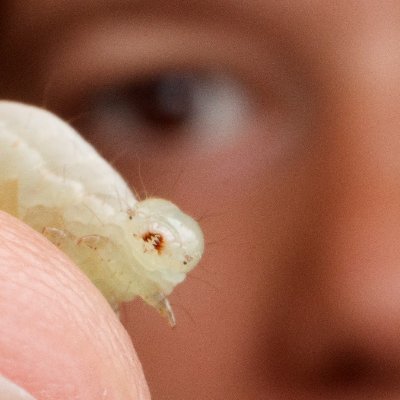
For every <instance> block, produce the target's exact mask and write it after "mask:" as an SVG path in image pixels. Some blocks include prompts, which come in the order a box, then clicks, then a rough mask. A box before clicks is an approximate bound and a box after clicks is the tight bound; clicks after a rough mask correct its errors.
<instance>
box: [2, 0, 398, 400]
mask: <svg viewBox="0 0 400 400" xmlns="http://www.w3.org/2000/svg"><path fill="white" fill-rule="evenodd" d="M9 3H10V4H9V5H8V8H7V13H5V14H4V15H5V21H4V27H3V32H4V33H3V35H2V44H1V48H0V49H1V54H4V56H3V57H2V61H0V72H1V74H0V76H1V77H2V78H1V81H0V90H1V92H2V97H5V98H11V99H17V100H24V101H27V102H32V103H35V104H39V105H45V106H46V107H48V108H50V109H53V110H55V111H57V112H58V113H59V114H60V115H62V116H64V117H65V118H67V119H68V120H70V121H71V122H73V123H74V125H75V126H77V127H78V128H80V129H81V131H82V132H83V133H84V134H85V135H86V137H87V138H88V139H90V140H91V141H93V143H95V144H96V145H97V146H98V147H99V148H100V149H101V151H102V152H103V154H105V156H106V157H108V158H109V159H110V160H111V161H112V162H113V163H114V164H115V165H116V166H117V167H118V168H119V169H120V170H121V172H122V173H123V174H124V175H125V177H126V178H127V179H128V180H129V181H130V182H131V183H132V185H134V186H135V187H136V188H137V189H138V190H139V192H143V193H145V192H147V193H150V194H157V195H158V196H160V197H166V198H168V199H170V200H172V201H174V202H176V203H177V204H179V206H181V207H182V208H183V209H184V210H185V211H187V212H188V213H189V214H194V215H196V216H197V217H198V218H199V219H200V221H201V222H202V226H203V228H204V231H205V236H206V241H207V242H208V246H207V251H206V255H205V258H204V261H203V263H202V266H201V267H200V268H198V269H197V270H196V271H195V272H194V273H193V274H192V275H191V278H189V279H188V281H187V282H186V283H185V284H184V285H182V286H181V287H180V288H179V289H178V290H177V291H176V293H175V294H174V295H173V296H172V298H171V301H172V303H173V306H174V308H175V312H176V316H177V320H178V326H177V328H176V329H175V330H170V329H169V327H168V326H167V325H166V324H165V322H164V321H163V320H162V319H160V318H159V317H158V316H157V315H156V314H155V313H153V312H152V311H151V310H148V309H147V308H145V307H144V306H143V305H142V304H141V303H133V304H131V305H127V306H126V308H125V309H124V311H123V315H122V317H123V322H124V324H125V326H126V328H127V330H128V332H129V333H130V335H131V337H132V338H133V341H134V343H135V347H136V349H137V351H138V353H139V357H140V359H141V361H142V363H143V366H144V370H145V373H146V377H147V379H148V382H149V385H150V388H151V391H152V394H153V397H154V398H155V399H157V400H164V399H165V400H166V399H171V398H174V399H189V398H190V399H192V400H200V399H203V400H204V399H213V400H220V399H221V400H222V399H225V398H231V399H241V400H247V399H249V400H250V399H252V400H254V399H266V398H268V399H288V398H290V399H338V398H340V399H351V400H353V399H366V398H368V399H382V398H385V399H386V398H387V399H396V398H398V396H399V392H400V388H399V385H398V382H399V375H400V347H399V340H398V332H399V329H400V319H399V315H400V313H399V311H400V295H399V291H398V285H399V282H400V269H399V268H398V264H399V261H400V251H399V246H398V237H399V224H398V220H399V217H400V208H399V206H398V204H399V201H398V200H399V197H400V192H399V185H398V181H399V178H400V163H399V158H398V154H399V150H400V149H399V147H400V146H399V141H398V131H399V120H400V118H399V113H398V104H399V100H400V99H399V94H400V92H399V89H398V88H399V87H400V85H399V83H400V82H399V81H400V73H399V61H400V56H399V54H400V44H399V43H400V40H399V39H400V28H399V26H400V24H399V20H400V5H399V3H398V2H397V1H390V0H383V1H382V0H365V1H363V2H359V1H355V0H354V1H345V0H339V1H335V2H327V1H314V2H310V1H305V0H304V1H303V0H300V1H299V0H296V1H295V0H287V1H280V2H275V1H272V0H271V1H269V0H260V1H254V0H252V1H250V0H244V1H241V2H236V1H234V0H213V1H207V0H197V1H193V2H190V7H189V6H185V5H184V4H188V3H187V2H183V1H182V2H181V1H171V2H168V5H166V4H165V2H160V3H157V4H154V6H151V4H153V3H152V2H147V3H146V4H150V6H146V7H141V6H140V5H139V6H138V4H139V2H136V1H130V2H125V3H124V1H117V0H114V1H112V2H110V1H102V0H94V1H92V2H80V1H78V0H76V1H62V0H57V1H45V0H40V1H39V0H35V1H33V0H31V1H22V0H20V1H12V2H9ZM111 3H112V6H110V4H111ZM128 3H129V4H128ZM110 7H111V10H113V11H112V12H110ZM221 26H223V28H224V29H223V30H221ZM15 43H18V46H16V45H15ZM171 69H173V70H174V71H178V72H180V73H182V71H187V70H190V71H196V72H195V73H196V74H198V73H199V72H198V71H199V70H207V71H209V73H210V74H214V75H215V74H217V75H218V73H219V74H221V73H222V75H229V76H231V77H232V79H233V80H234V81H235V82H236V81H237V82H240V84H241V85H242V87H243V88H245V93H246V94H245V97H246V99H247V101H248V103H249V104H248V111H246V115H245V117H244V119H243V120H242V121H239V122H241V123H234V124H233V125H231V126H230V128H229V129H227V130H228V131H229V132H228V133H229V134H230V136H226V137H225V138H224V137H222V138H221V137H220V136H217V138H218V140H217V139H215V132H217V133H218V134H219V133H220V132H221V131H223V130H221V129H211V128H210V129H208V128H204V129H203V131H204V132H203V131H202V132H199V131H198V129H197V130H196V129H195V128H194V127H192V126H190V125H189V126H185V127H184V129H181V128H180V132H178V134H176V133H177V132H173V134H172V135H168V136H167V138H165V135H163V134H160V130H159V131H157V132H156V133H155V135H154V136H152V134H153V133H154V132H153V131H152V130H151V129H152V128H151V127H149V126H139V127H138V126H137V125H135V124H134V123H133V122H132V120H129V116H128V117H127V116H126V114H124V118H128V120H124V121H122V123H121V122H120V121H119V122H118V124H116V123H115V121H114V122H113V121H111V122H110V120H108V117H109V115H108V114H106V113H105V111H106V109H104V108H101V107H100V108H98V107H99V105H98V104H99V103H96V102H94V103H91V102H89V101H86V100H87V99H88V98H89V99H92V100H93V98H94V99H95V100H96V96H97V94H98V93H99V92H98V90H100V92H101V90H102V88H104V85H106V86H107V87H110V86H111V87H119V86H120V85H126V84H127V83H129V82H132V81H133V82H137V81H140V80H146V79H147V80H148V79H149V77H151V76H155V75H159V74H160V73H163V72H162V71H165V70H171ZM93 104H94V106H93ZM118 104H119V103H118ZM203 117H204V116H203ZM204 118H207V116H205V117H204ZM202 122H204V121H202ZM206 122H207V121H206ZM232 126H233V127H232ZM132 132H135V134H134V135H133V134H132ZM162 132H164V131H162ZM200 133H202V134H206V137H207V138H208V139H209V140H210V142H207V141H202V140H201V139H199V138H201V137H203V136H200ZM210 143H211V145H210ZM167 146H168V147H167ZM166 149H168V150H166ZM141 182H144V187H141ZM142 186H143V185H142ZM83 348H84V346H83Z"/></svg>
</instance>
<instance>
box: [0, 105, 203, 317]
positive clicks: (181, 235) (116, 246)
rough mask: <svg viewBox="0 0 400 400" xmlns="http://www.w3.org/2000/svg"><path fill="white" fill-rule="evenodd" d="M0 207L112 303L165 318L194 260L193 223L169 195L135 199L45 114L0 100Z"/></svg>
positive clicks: (196, 235)
mask: <svg viewBox="0 0 400 400" xmlns="http://www.w3.org/2000/svg"><path fill="white" fill-rule="evenodd" d="M0 209H3V210H5V211H7V212H9V213H11V214H14V215H16V216H17V217H18V218H20V219H21V220H23V221H24V222H26V223H27V224H28V225H30V226H32V227H33V228H34V229H36V230H37V231H39V232H41V233H43V234H44V235H45V236H46V237H47V238H48V239H49V240H51V241H52V242H53V243H54V244H55V245H57V246H58V247H60V249H62V250H63V251H64V252H65V253H67V254H68V255H69V257H70V258H71V259H72V260H73V261H75V263H76V264H77V265H78V266H79V267H80V268H81V269H82V270H83V271H84V272H85V273H86V274H87V275H88V276H89V278H90V279H91V280H92V281H93V283H94V284H95V285H96V286H97V287H98V288H99V289H100V290H101V292H102V293H103V294H104V296H105V297H106V298H107V300H108V301H109V302H110V304H111V305H112V306H113V307H114V308H115V309H117V308H118V305H119V304H120V303H121V302H125V301H130V300H132V299H133V298H134V297H136V296H140V297H141V298H142V299H143V300H144V301H146V302H147V303H148V304H150V305H152V306H154V307H156V308H157V309H158V310H159V311H160V312H161V313H162V314H163V315H165V316H166V317H167V318H168V319H169V321H170V323H171V324H174V321H175V320H174V315H173V312H172V310H171V307H170V305H169V302H168V300H167V296H168V295H169V294H170V293H171V292H172V290H173V288H174V287H175V286H176V285H177V284H179V283H181V282H182V281H183V280H184V279H185V276H186V274H187V273H188V272H189V271H190V270H191V269H193V268H194V267H195V265H196V264H197V263H198V262H199V260H200V258H201V256H202V253H203V246H204V242H203V235H202V232H201V230H200V227H199V225H198V224H197V222H195V221H194V220H193V219H192V218H190V217H189V216H188V215H186V214H184V213H183V212H182V211H180V210H179V209H178V207H176V206H175V205H174V204H172V203H171V202H169V201H166V200H162V199H157V198H150V199H146V200H143V201H137V200H136V198H135V197H134V195H133V194H132V192H131V190H130V189H129V187H128V186H127V184H126V183H125V182H124V180H123V179H122V178H121V176H120V175H119V174H118V173H117V172H116V171H115V170H114V169H113V168H112V167H111V166H110V165H109V164H108V163H107V162H106V161H105V160H104V159H103V158H102V157H101V156H100V155H99V154H98V153H97V151H96V150H95V149H94V148H93V147H92V146H91V145H90V144H88V143H87V142H86V141H84V140H83V139H82V137H81V136H79V135H78V133H76V132H75V131H74V130H73V129H72V128H71V127H70V126H69V125H67V124H66V123H65V122H63V121H61V120H60V119H59V118H57V117H55V116H54V115H52V114H50V113H49V112H47V111H44V110H42V109H38V108H36V107H32V106H27V105H22V104H19V103H12V102H6V101H3V102H1V101H0Z"/></svg>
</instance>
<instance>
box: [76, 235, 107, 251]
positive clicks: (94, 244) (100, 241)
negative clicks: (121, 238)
mask: <svg viewBox="0 0 400 400" xmlns="http://www.w3.org/2000/svg"><path fill="white" fill-rule="evenodd" d="M107 244H109V240H108V239H107V238H105V237H104V236H100V235H87V236H82V237H81V238H79V239H78V240H77V245H78V246H80V245H84V246H86V247H88V248H89V249H92V250H97V249H102V248H104V247H105V246H106V245H107Z"/></svg>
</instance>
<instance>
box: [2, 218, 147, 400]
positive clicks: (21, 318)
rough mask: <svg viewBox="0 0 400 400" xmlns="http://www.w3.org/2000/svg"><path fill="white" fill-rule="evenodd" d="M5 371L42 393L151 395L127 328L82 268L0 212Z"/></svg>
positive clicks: (42, 396)
mask: <svg viewBox="0 0 400 400" xmlns="http://www.w3.org/2000/svg"><path fill="white" fill-rule="evenodd" d="M0 315H1V316H2V317H1V319H0V356H1V367H2V371H1V372H2V373H4V374H5V375H6V376H8V377H10V378H11V379H13V381H15V382H16V383H18V384H20V385H21V386H23V387H24V388H26V389H27V390H28V391H29V392H30V393H32V395H34V396H36V397H37V398H38V399H60V398H74V399H85V400H90V399H99V398H103V399H120V398H121V399H122V398H123V399H149V398H150V395H149V391H148V388H147V385H146V382H145V379H144V376H143V372H142V368H141V365H140V363H139V361H138V358H137V355H136V353H135V351H134V349H133V347H132V344H131V342H130V339H129V336H128V334H127V333H126V331H125V329H124V328H123V327H122V325H121V324H120V322H119V320H118V319H117V317H116V316H115V314H114V312H113V311H112V310H111V308H110V307H109V305H108V303H107V302H106V301H105V299H104V298H103V297H102V296H101V294H100V293H99V292H98V291H97V289H96V288H95V287H94V286H93V285H92V284H91V283H90V281H89V280H88V279H87V278H86V276H84V275H83V274H82V273H81V271H80V270H79V269H78V268H77V267H75V266H74V265H73V264H72V263H71V261H70V260H69V259H68V258H67V257H66V256H65V255H64V254H63V253H61V252H60V251H59V250H58V249H57V248H56V247H54V246H53V245H52V244H51V243H50V242H48V241H47V240H46V239H45V238H44V237H42V236H41V235H40V234H38V233H36V232H34V231H32V230H31V229H30V228H29V227H27V226H26V225H24V224H23V223H21V222H20V221H18V220H16V219H15V218H12V217H10V216H9V215H7V214H5V213H2V212H0Z"/></svg>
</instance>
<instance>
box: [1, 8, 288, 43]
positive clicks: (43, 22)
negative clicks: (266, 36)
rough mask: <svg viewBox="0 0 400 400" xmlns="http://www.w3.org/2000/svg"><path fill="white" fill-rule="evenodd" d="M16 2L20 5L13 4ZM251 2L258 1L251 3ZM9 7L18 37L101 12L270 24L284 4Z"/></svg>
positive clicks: (111, 15)
mask: <svg viewBox="0 0 400 400" xmlns="http://www.w3.org/2000/svg"><path fill="white" fill-rule="evenodd" d="M15 3H16V4H17V6H16V7H13V4H15ZM249 3H250V4H251V3H257V5H256V6H255V7H248V4H249ZM278 3H279V2H278ZM246 5H247V6H246ZM8 8H9V9H11V13H12V10H13V8H14V9H15V8H17V13H18V16H19V19H18V25H19V29H20V30H19V37H21V36H23V37H27V36H28V37H30V36H31V35H33V34H34V33H35V34H36V33H37V32H48V33H46V34H44V36H46V35H47V34H50V32H51V31H53V30H54V31H56V30H57V29H60V26H65V25H69V24H72V23H75V21H78V20H80V21H82V20H83V21H84V20H85V19H86V18H93V17H95V16H102V15H103V16H110V18H112V17H118V15H124V16H126V15H130V14H131V15H132V16H133V17H134V16H135V15H137V16H141V15H152V14H160V15H163V16H165V17H167V16H168V15H175V16H178V17H179V16H182V17H183V16H189V15H190V16H193V18H207V20H216V19H222V20H225V21H226V20H230V21H232V22H235V23H238V24H248V25H249V24H250V25H249V26H251V24H254V23H255V24H257V22H258V23H259V24H260V25H261V24H263V25H267V20H268V19H270V20H271V22H272V21H273V20H274V19H275V18H274V15H276V14H277V13H278V14H279V11H282V10H281V8H282V7H279V6H278V7H277V6H276V2H275V1H266V0H264V1H255V0H248V1H241V0H190V1H187V0H167V1H165V0H91V1H89V0H88V1H82V0H55V1H51V0H47V2H45V3H44V4H43V2H41V1H37V0H28V1H27V0H20V1H9V2H8ZM268 16H269V17H268ZM275 22H276V21H275ZM15 31H16V32H18V27H15ZM39 39H40V38H39ZM36 40H38V38H37V36H36Z"/></svg>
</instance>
